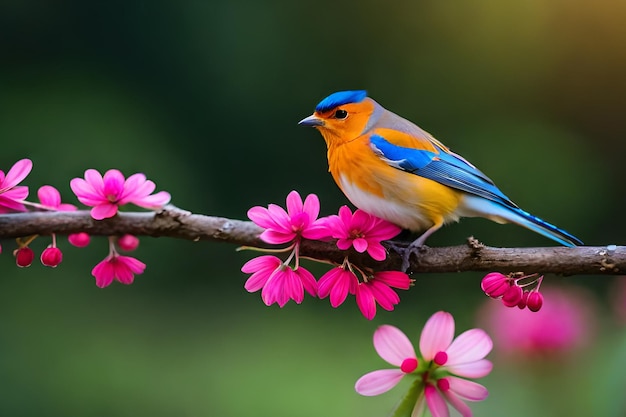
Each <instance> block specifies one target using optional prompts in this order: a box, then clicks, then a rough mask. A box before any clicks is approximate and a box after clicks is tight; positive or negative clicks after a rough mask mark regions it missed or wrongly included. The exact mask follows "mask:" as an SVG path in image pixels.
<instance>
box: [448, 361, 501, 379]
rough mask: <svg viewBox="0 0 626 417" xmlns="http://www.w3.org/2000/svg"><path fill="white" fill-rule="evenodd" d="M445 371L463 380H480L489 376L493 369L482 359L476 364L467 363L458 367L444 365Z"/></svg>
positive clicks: (490, 364) (489, 363)
mask: <svg viewBox="0 0 626 417" xmlns="http://www.w3.org/2000/svg"><path fill="white" fill-rule="evenodd" d="M446 369H447V370H448V371H450V372H451V373H453V374H454V375H458V376H462V377H465V378H482V377H484V376H487V375H489V372H491V370H492V369H493V364H492V363H491V361H489V360H487V359H482V360H479V361H476V362H468V363H463V364H460V365H454V366H448V365H446Z"/></svg>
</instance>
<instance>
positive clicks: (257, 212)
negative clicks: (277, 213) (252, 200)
mask: <svg viewBox="0 0 626 417" xmlns="http://www.w3.org/2000/svg"><path fill="white" fill-rule="evenodd" d="M248 218H249V219H250V220H252V221H253V222H254V223H255V224H256V225H257V226H259V227H262V228H264V229H272V228H276V227H277V225H276V222H275V221H274V219H273V218H272V216H270V212H269V211H268V210H267V209H266V208H265V207H261V206H254V207H252V208H251V209H250V210H248Z"/></svg>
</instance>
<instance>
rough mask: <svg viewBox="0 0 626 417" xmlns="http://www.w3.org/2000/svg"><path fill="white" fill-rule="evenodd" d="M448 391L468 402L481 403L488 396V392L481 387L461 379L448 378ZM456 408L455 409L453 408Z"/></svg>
mask: <svg viewBox="0 0 626 417" xmlns="http://www.w3.org/2000/svg"><path fill="white" fill-rule="evenodd" d="M447 378H448V382H450V391H454V393H455V394H457V395H459V396H460V397H462V398H465V399H466V400H469V401H482V400H484V399H485V398H487V396H489V391H487V388H485V387H483V386H482V385H480V384H478V383H476V382H474V381H469V380H467V379H463V378H457V377H454V376H449V377H447ZM455 408H456V407H455Z"/></svg>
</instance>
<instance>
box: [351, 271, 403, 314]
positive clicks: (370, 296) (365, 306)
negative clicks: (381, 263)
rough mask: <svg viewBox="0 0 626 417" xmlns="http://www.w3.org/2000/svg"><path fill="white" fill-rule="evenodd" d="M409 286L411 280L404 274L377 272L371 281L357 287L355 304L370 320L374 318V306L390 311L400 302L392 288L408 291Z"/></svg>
mask: <svg viewBox="0 0 626 417" xmlns="http://www.w3.org/2000/svg"><path fill="white" fill-rule="evenodd" d="M410 286H411V279H410V278H409V276H408V275H407V274H405V273H404V272H399V271H384V272H377V273H375V274H374V276H373V277H372V278H371V279H369V280H367V281H365V282H361V283H359V285H358V286H357V288H356V304H357V306H358V307H359V310H361V313H362V314H363V316H365V318H366V319H368V320H372V319H373V318H374V317H375V316H376V304H378V305H379V306H381V308H383V309H385V310H387V311H392V310H393V309H394V306H395V305H396V304H398V303H399V302H400V297H399V296H398V294H397V293H396V292H395V291H394V290H393V289H392V287H393V288H398V289H401V290H408V289H409V287H410Z"/></svg>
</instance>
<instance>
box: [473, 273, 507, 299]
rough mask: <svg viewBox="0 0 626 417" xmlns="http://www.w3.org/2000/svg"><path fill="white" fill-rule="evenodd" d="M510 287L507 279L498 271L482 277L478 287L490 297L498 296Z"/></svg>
mask: <svg viewBox="0 0 626 417" xmlns="http://www.w3.org/2000/svg"><path fill="white" fill-rule="evenodd" d="M509 287H510V285H509V279H508V278H507V276H506V275H502V274H501V273H499V272H491V273H489V274H487V275H485V277H484V278H483V279H482V281H481V282H480V288H482V290H483V291H484V292H485V294H487V295H488V296H489V297H491V298H499V297H502V296H503V295H504V293H505V292H506V290H508V289H509Z"/></svg>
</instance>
